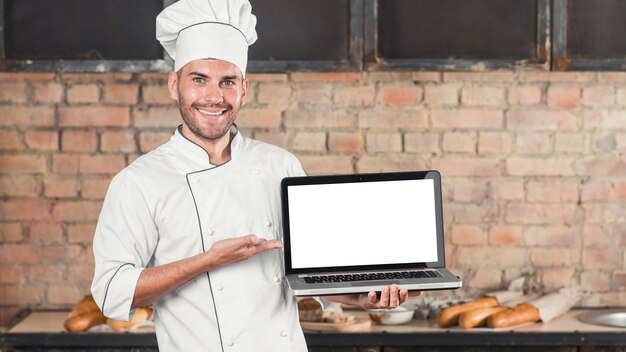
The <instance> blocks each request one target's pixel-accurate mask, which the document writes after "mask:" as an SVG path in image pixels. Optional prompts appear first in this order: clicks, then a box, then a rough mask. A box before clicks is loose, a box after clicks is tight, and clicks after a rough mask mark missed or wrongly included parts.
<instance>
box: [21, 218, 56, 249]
mask: <svg viewBox="0 0 626 352" xmlns="http://www.w3.org/2000/svg"><path fill="white" fill-rule="evenodd" d="M28 236H29V239H30V243H32V244H45V245H48V244H52V243H57V244H58V243H62V242H63V241H64V239H63V229H62V228H61V224H60V223H57V222H53V223H49V222H43V223H34V224H31V225H30V228H29V231H28Z"/></svg>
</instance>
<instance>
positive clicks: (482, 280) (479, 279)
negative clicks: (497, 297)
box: [468, 268, 502, 291]
mask: <svg viewBox="0 0 626 352" xmlns="http://www.w3.org/2000/svg"><path fill="white" fill-rule="evenodd" d="M501 280H502V270H500V269H483V268H481V269H478V270H477V271H476V274H474V276H473V277H472V278H471V279H470V280H468V286H469V287H471V288H473V289H477V290H481V291H486V290H488V291H494V290H497V289H499V288H500V285H501Z"/></svg>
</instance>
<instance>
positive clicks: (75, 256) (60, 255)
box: [38, 244, 84, 264]
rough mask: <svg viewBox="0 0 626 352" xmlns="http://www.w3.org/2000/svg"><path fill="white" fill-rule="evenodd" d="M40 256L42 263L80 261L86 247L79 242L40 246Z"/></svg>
mask: <svg viewBox="0 0 626 352" xmlns="http://www.w3.org/2000/svg"><path fill="white" fill-rule="evenodd" d="M38 251H39V257H40V259H41V262H42V263H50V264H58V263H65V264H69V263H79V262H81V261H82V260H83V258H84V254H83V252H84V249H83V246H82V245H78V244H58V245H48V246H45V247H39V248H38Z"/></svg>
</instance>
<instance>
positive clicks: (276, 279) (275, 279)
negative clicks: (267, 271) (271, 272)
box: [272, 276, 280, 283]
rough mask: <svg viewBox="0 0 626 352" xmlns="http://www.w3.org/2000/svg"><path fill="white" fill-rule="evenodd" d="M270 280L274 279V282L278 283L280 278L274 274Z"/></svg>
mask: <svg viewBox="0 0 626 352" xmlns="http://www.w3.org/2000/svg"><path fill="white" fill-rule="evenodd" d="M272 280H274V282H275V283H279V282H280V278H279V277H278V276H274V277H273V278H272Z"/></svg>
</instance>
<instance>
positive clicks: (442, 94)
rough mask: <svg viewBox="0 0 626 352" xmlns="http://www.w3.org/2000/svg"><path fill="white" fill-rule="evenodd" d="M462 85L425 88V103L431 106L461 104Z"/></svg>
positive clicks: (441, 85)
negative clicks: (460, 91)
mask: <svg viewBox="0 0 626 352" xmlns="http://www.w3.org/2000/svg"><path fill="white" fill-rule="evenodd" d="M460 88H461V85H460V84H456V83H454V84H438V85H430V84H429V85H426V86H424V103H425V104H426V105H429V106H445V105H453V106H456V105H458V104H459V89H460Z"/></svg>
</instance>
